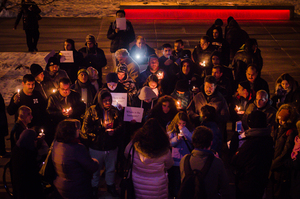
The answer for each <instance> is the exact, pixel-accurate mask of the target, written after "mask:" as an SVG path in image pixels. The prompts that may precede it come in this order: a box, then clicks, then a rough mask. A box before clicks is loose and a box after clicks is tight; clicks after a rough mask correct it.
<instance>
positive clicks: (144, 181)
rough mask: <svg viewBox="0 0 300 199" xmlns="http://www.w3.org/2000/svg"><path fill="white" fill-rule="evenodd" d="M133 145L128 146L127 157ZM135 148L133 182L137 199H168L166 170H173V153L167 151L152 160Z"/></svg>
mask: <svg viewBox="0 0 300 199" xmlns="http://www.w3.org/2000/svg"><path fill="white" fill-rule="evenodd" d="M131 145H132V143H129V144H128V145H127V147H126V149H125V156H128V154H129V150H130V147H131ZM134 148H135V152H134V159H133V168H132V181H133V185H134V191H135V196H136V199H139V198H147V199H167V198H168V176H167V173H166V170H167V169H169V168H171V166H172V165H173V163H174V161H173V158H172V155H171V151H170V150H169V149H166V151H164V152H163V153H162V154H160V155H158V156H157V157H155V158H150V157H149V156H148V155H147V154H146V153H143V152H142V149H140V148H137V147H136V145H135V146H134ZM130 154H132V153H130Z"/></svg>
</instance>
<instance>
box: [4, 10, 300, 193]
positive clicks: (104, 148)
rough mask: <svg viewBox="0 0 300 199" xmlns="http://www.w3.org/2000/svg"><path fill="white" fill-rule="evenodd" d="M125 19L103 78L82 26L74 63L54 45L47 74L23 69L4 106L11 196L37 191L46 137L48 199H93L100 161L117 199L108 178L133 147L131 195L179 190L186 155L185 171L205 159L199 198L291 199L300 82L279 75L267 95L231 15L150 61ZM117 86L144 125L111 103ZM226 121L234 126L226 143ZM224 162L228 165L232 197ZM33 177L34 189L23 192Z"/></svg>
mask: <svg viewBox="0 0 300 199" xmlns="http://www.w3.org/2000/svg"><path fill="white" fill-rule="evenodd" d="M116 17H117V19H118V18H124V17H125V12H124V11H123V10H119V11H117V13H116ZM125 22H126V23H125V28H123V29H122V28H120V26H119V25H118V23H119V20H116V21H114V22H113V23H111V25H110V27H109V30H108V33H107V38H108V39H110V40H111V41H112V42H111V53H112V59H113V62H114V66H113V72H111V73H109V74H107V75H106V77H105V81H103V80H102V68H103V67H104V66H106V65H107V60H106V57H105V54H104V51H103V50H102V49H101V48H99V47H98V44H97V42H96V39H95V37H94V36H93V35H90V34H89V35H87V37H86V44H85V45H86V46H85V47H83V48H81V49H80V50H78V51H77V50H76V49H75V42H74V40H72V39H66V40H65V42H64V50H65V51H73V57H74V62H72V63H63V62H61V61H60V60H61V55H60V53H56V54H55V55H54V56H53V57H51V58H49V60H48V63H47V65H46V67H45V70H44V69H43V67H41V66H40V65H38V64H34V63H33V64H32V65H31V67H30V71H31V74H26V75H24V77H23V81H22V86H23V89H21V90H20V91H18V92H16V93H15V94H14V95H13V96H12V98H11V101H10V104H9V106H8V107H7V112H8V113H9V114H10V115H15V121H16V123H15V126H14V128H13V130H12V131H11V134H10V140H11V143H12V147H13V149H12V168H13V178H12V179H13V183H14V194H15V195H16V196H20V197H17V198H42V194H43V193H42V190H41V189H42V187H41V186H40V184H39V183H38V177H37V176H36V174H37V172H38V167H37V165H38V162H39V161H40V162H41V161H42V160H43V155H44V156H45V155H46V154H47V150H46V149H47V146H50V145H51V143H53V153H52V157H51V158H52V160H53V164H54V167H55V170H56V173H57V176H56V178H55V180H54V182H53V184H54V186H55V188H56V194H57V196H56V197H62V198H93V197H94V198H96V197H97V196H98V190H99V182H100V171H101V170H103V168H105V170H104V174H103V175H104V176H105V182H106V187H107V191H108V192H109V193H110V194H111V195H112V196H119V192H118V190H117V189H116V174H119V175H122V171H123V169H124V161H125V158H126V157H130V156H129V155H132V156H133V163H132V180H133V185H134V190H135V196H136V198H147V199H148V198H164V199H166V198H177V196H178V198H180V197H179V196H182V194H184V193H182V189H181V188H182V186H184V183H183V182H184V179H185V177H186V176H187V173H188V171H187V170H186V167H185V162H186V159H187V158H188V159H187V161H188V162H189V165H190V168H191V169H192V170H195V169H197V170H201V169H202V168H203V167H206V165H208V164H206V162H210V164H209V165H210V166H209V167H208V168H209V169H208V171H207V173H206V175H205V179H204V187H205V192H206V195H207V198H211V199H215V198H220V197H222V198H233V197H234V195H235V196H236V198H237V199H247V198H249V199H250V198H251V199H256V198H257V199H258V198H263V196H264V197H266V196H270V198H278V199H282V198H293V199H294V198H299V197H300V192H299V189H298V187H299V186H300V177H299V169H300V166H299V164H300V154H299V153H298V152H299V150H300V147H299V146H300V144H299V143H300V141H299V138H300V122H299V121H298V120H299V115H298V112H299V111H300V101H299V100H300V87H299V86H298V83H297V81H296V80H295V79H294V78H293V77H292V76H291V75H290V74H288V73H284V74H282V75H281V76H280V77H279V78H278V79H277V80H276V82H275V88H276V89H275V91H274V95H273V96H272V97H271V96H270V90H269V85H268V83H267V82H266V81H265V80H264V79H263V78H262V77H261V71H262V70H263V58H262V56H261V51H260V49H259V48H258V43H257V41H256V39H254V38H249V36H248V34H247V33H246V32H245V31H244V30H243V29H241V27H240V26H239V25H238V23H237V21H236V20H235V19H234V18H233V17H229V18H228V20H227V26H226V27H225V30H223V29H222V25H223V21H222V20H220V19H217V20H216V21H215V23H214V24H213V25H212V26H211V27H210V28H209V29H208V31H207V33H206V34H207V35H205V36H202V37H201V38H200V41H199V44H198V45H197V46H195V48H194V50H193V52H191V51H190V50H187V49H185V48H184V42H183V40H182V39H178V40H176V41H175V42H174V47H172V45H171V44H168V43H166V44H164V45H163V46H162V48H161V50H162V54H163V55H162V56H161V57H158V56H157V54H156V53H155V52H156V51H155V50H154V49H153V48H151V47H150V46H149V45H147V44H146V39H145V38H144V37H143V36H137V37H136V43H135V45H134V46H133V47H132V48H131V49H129V44H130V43H131V42H133V41H134V38H135V33H134V30H133V26H132V24H131V23H130V22H129V21H128V20H126V21H125ZM223 32H224V34H223ZM142 65H144V66H145V70H144V71H140V68H141V66H142ZM116 93H123V94H124V93H125V94H126V96H127V99H125V101H126V104H127V107H137V108H142V110H143V112H142V115H141V118H142V119H141V122H139V121H136V120H135V119H132V120H131V121H124V112H125V111H124V110H125V109H126V107H123V106H122V105H121V104H119V103H118V101H117V103H115V104H114V103H113V101H116V100H115V99H114V96H115V95H114V94H116ZM1 98H2V97H1ZM2 101H3V100H2ZM1 103H2V104H3V102H1ZM113 104H114V105H113ZM2 113H5V110H4V109H3V108H1V115H3V114H2ZM4 115H5V114H4ZM2 117H3V118H4V119H2ZM5 119H6V118H5V117H4V116H1V120H0V121H1V127H2V126H3V129H6V130H7V122H6V120H5ZM229 123H231V124H232V126H231V128H232V129H231V130H232V131H234V132H235V133H234V134H233V136H232V138H231V139H230V140H229V139H228V137H227V131H228V129H229V128H227V126H228V124H229ZM31 129H33V130H31ZM40 132H42V134H39V133H40ZM43 133H44V134H45V135H43ZM2 134H3V136H5V135H7V134H8V132H7V131H6V132H4V133H2ZM40 140H43V141H40ZM1 141H2V140H1ZM37 142H38V144H37ZM1 146H2V148H3V144H1ZM2 148H1V150H2V151H1V155H4V154H5V147H4V149H2ZM133 149H134V150H133ZM134 151H135V152H134ZM187 154H191V156H187ZM124 155H125V156H124ZM225 156H226V158H225ZM223 158H225V159H226V160H229V163H230V164H231V166H232V168H233V171H234V174H235V177H236V178H235V187H236V188H235V190H236V193H232V192H231V190H232V189H230V188H229V179H228V175H227V173H226V170H225V167H224V163H223V161H222V159H223ZM21 163H22V164H25V165H26V168H27V169H26V170H24V169H23V168H24V167H23V168H20V164H21ZM22 169H23V170H22ZM30 183H32V184H34V185H35V186H31V187H30V188H28V189H27V188H24V187H28V186H29V184H30ZM24 184H26V186H24ZM33 187H34V189H35V192H34V193H33V191H32V188H33ZM179 192H180V193H179ZM25 196H26V197H25Z"/></svg>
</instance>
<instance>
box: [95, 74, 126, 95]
mask: <svg viewBox="0 0 300 199" xmlns="http://www.w3.org/2000/svg"><path fill="white" fill-rule="evenodd" d="M103 88H106V89H108V91H109V92H111V93H127V91H126V90H125V88H124V87H123V84H122V83H120V82H119V78H118V75H117V73H108V74H107V75H106V83H105V84H103ZM99 92H101V91H99Z"/></svg>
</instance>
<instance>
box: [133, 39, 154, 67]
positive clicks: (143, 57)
mask: <svg viewBox="0 0 300 199" xmlns="http://www.w3.org/2000/svg"><path fill="white" fill-rule="evenodd" d="M129 53H130V55H131V57H132V58H133V59H134V61H136V62H137V63H138V65H139V66H140V67H142V66H144V65H147V64H148V59H149V56H150V55H153V54H155V50H154V49H153V48H151V47H150V46H148V45H147V44H146V39H145V38H144V37H143V36H137V37H136V42H135V44H134V45H133V46H132V47H131V49H130V51H129ZM141 71H143V70H141Z"/></svg>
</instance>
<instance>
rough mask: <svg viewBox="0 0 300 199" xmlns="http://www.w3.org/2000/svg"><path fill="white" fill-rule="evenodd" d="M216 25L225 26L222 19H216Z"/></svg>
mask: <svg viewBox="0 0 300 199" xmlns="http://www.w3.org/2000/svg"><path fill="white" fill-rule="evenodd" d="M215 25H218V26H223V21H222V19H219V18H218V19H216V21H215Z"/></svg>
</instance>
